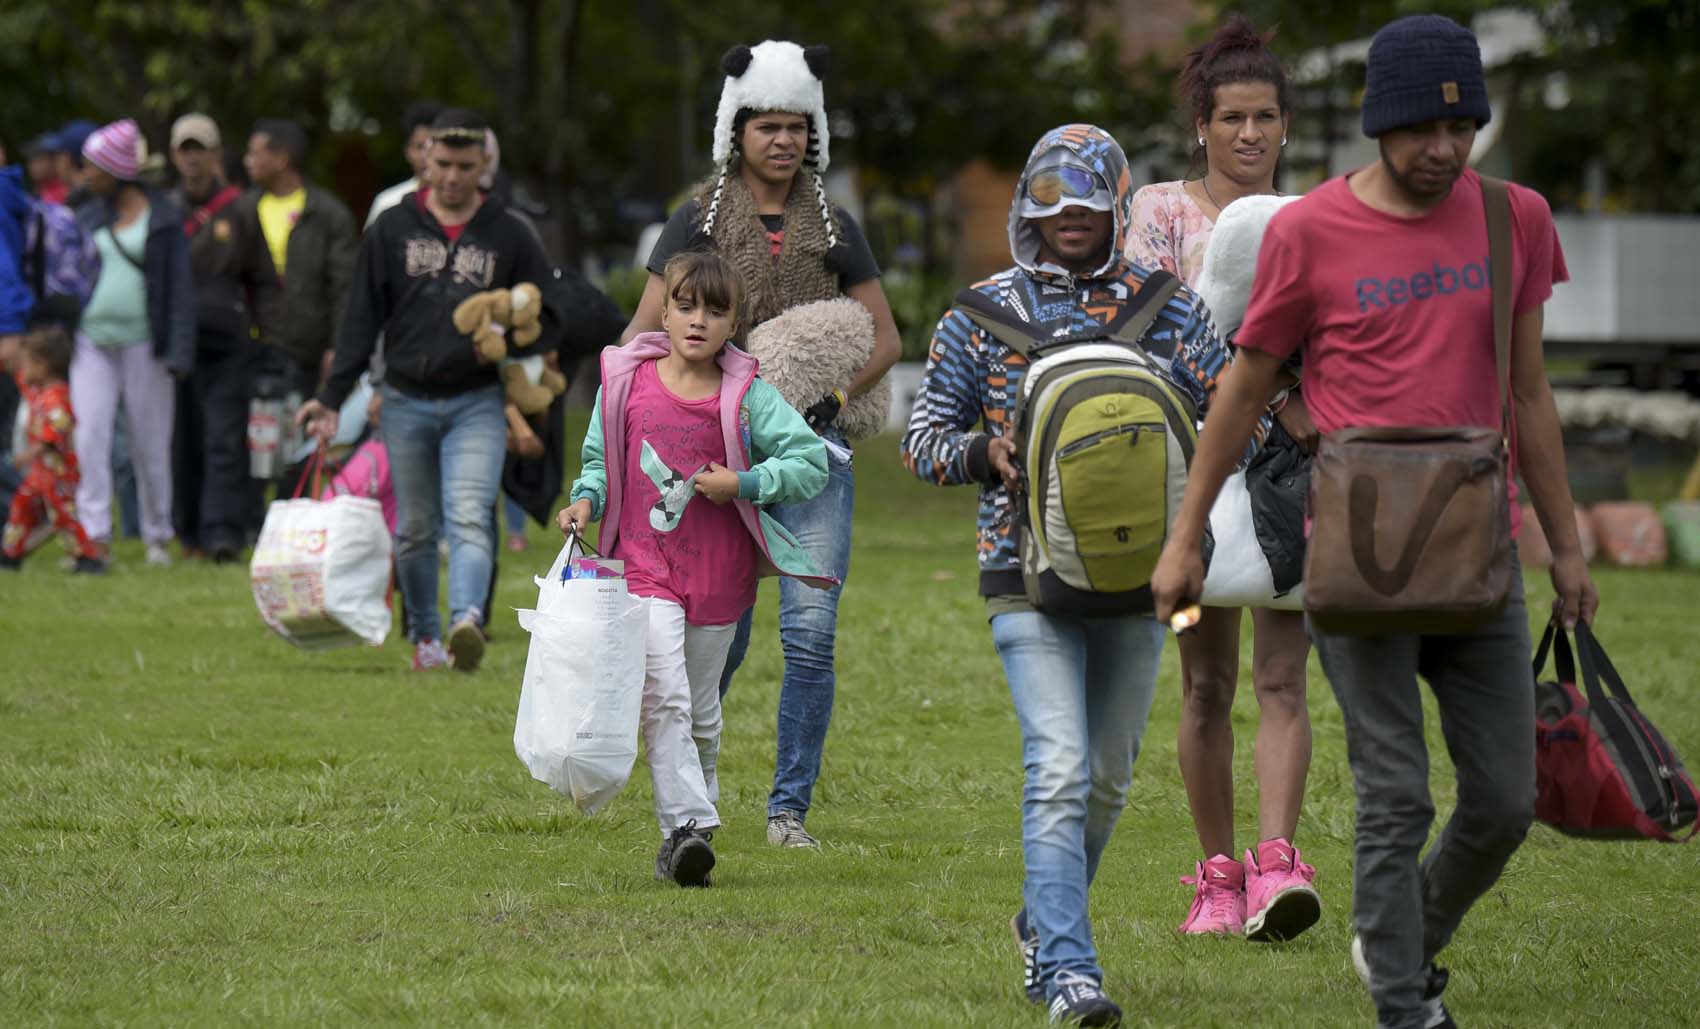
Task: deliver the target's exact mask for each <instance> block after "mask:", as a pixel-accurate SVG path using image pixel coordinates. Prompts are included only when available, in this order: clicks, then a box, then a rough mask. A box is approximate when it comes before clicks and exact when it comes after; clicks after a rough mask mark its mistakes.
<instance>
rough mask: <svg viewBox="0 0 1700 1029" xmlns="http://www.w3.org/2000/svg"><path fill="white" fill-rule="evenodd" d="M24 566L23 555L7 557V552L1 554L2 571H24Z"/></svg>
mask: <svg viewBox="0 0 1700 1029" xmlns="http://www.w3.org/2000/svg"><path fill="white" fill-rule="evenodd" d="M23 567H24V559H23V558H21V557H7V556H6V555H5V554H0V572H17V571H22V570H23Z"/></svg>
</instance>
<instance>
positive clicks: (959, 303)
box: [953, 289, 1043, 357]
mask: <svg viewBox="0 0 1700 1029" xmlns="http://www.w3.org/2000/svg"><path fill="white" fill-rule="evenodd" d="M953 303H954V306H955V307H956V309H957V310H959V311H961V312H962V313H963V314H965V315H967V316H968V320H969V321H971V322H973V323H974V324H975V325H978V326H979V327H980V328H981V329H984V330H985V331H986V332H987V333H989V334H990V335H991V337H992V338H993V339H995V340H997V341H998V342H999V343H1002V344H1003V345H1004V346H1006V347H1008V348H1010V349H1011V350H1013V351H1015V352H1016V353H1018V354H1020V355H1021V356H1022V357H1026V356H1027V354H1028V352H1029V351H1031V350H1033V349H1034V348H1035V347H1037V346H1038V345H1039V342H1040V340H1041V339H1042V338H1043V337H1041V336H1040V335H1039V334H1038V332H1036V331H1035V330H1034V328H1033V325H1032V324H1031V323H1029V322H1027V321H1025V320H1024V319H1022V318H1021V317H1019V316H1018V315H1017V314H1016V313H1015V312H1014V311H1013V310H1012V309H1010V308H1007V307H1005V306H1003V305H1002V304H1000V303H998V302H997V301H996V300H993V299H992V298H991V297H989V296H987V295H986V294H984V293H981V292H980V291H979V290H977V289H965V290H963V291H962V292H960V293H958V294H956V300H955V301H954V302H953Z"/></svg>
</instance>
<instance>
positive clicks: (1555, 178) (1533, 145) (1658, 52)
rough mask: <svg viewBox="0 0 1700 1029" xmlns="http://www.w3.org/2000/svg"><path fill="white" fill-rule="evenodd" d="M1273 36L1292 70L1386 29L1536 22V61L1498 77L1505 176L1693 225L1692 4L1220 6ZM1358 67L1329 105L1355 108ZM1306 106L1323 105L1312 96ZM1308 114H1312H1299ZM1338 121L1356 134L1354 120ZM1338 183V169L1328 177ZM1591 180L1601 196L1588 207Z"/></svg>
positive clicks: (1423, 0)
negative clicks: (1511, 17)
mask: <svg viewBox="0 0 1700 1029" xmlns="http://www.w3.org/2000/svg"><path fill="white" fill-rule="evenodd" d="M1230 9H1232V10H1239V11H1243V12H1245V13H1246V14H1247V15H1248V16H1250V17H1251V19H1252V20H1253V21H1254V22H1255V23H1256V24H1258V25H1261V26H1278V27H1279V31H1278V33H1277V35H1276V40H1275V43H1274V46H1275V47H1276V49H1277V50H1278V51H1280V52H1281V53H1282V54H1283V55H1284V56H1286V57H1288V58H1294V57H1297V56H1298V55H1299V54H1301V53H1304V52H1307V51H1310V50H1313V49H1316V48H1320V47H1324V46H1328V45H1330V44H1337V43H1342V42H1346V41H1348V40H1353V39H1364V38H1367V37H1369V36H1371V35H1373V34H1374V32H1375V30H1376V29H1377V28H1379V27H1380V26H1382V25H1384V24H1386V23H1387V22H1388V21H1391V20H1392V19H1394V18H1397V17H1400V16H1403V15H1407V14H1425V13H1438V14H1444V15H1447V16H1448V17H1451V18H1453V19H1455V20H1457V21H1459V22H1461V23H1463V24H1466V25H1468V24H1470V22H1471V20H1472V19H1473V18H1474V17H1475V16H1476V15H1479V14H1483V13H1486V12H1489V11H1496V10H1497V11H1504V10H1516V11H1522V12H1526V13H1528V14H1530V15H1533V16H1534V17H1535V18H1536V19H1537V21H1538V22H1539V24H1540V26H1541V28H1542V30H1543V31H1544V33H1545V35H1546V44H1545V48H1544V49H1543V51H1542V52H1540V53H1537V54H1532V55H1523V56H1519V57H1517V58H1515V59H1514V60H1512V61H1510V62H1509V63H1507V64H1506V65H1504V66H1502V67H1501V68H1499V69H1497V71H1496V74H1500V75H1503V76H1505V77H1506V78H1507V79H1508V81H1509V85H1510V91H1511V97H1512V102H1511V104H1510V109H1509V110H1505V111H1496V112H1495V117H1496V118H1500V117H1503V118H1504V119H1506V125H1505V126H1504V128H1503V133H1502V139H1503V141H1504V144H1503V145H1504V146H1505V147H1506V149H1507V153H1506V154H1505V155H1503V158H1502V159H1503V161H1504V164H1505V165H1506V170H1507V171H1509V172H1510V174H1511V175H1512V176H1513V177H1514V178H1516V179H1518V180H1519V181H1522V182H1526V183H1528V184H1530V185H1532V186H1535V187H1537V188H1539V189H1541V190H1542V191H1543V192H1545V193H1546V194H1547V195H1548V197H1549V198H1550V199H1552V200H1553V201H1554V203H1555V204H1556V205H1558V206H1561V207H1581V206H1588V205H1589V204H1590V203H1592V204H1599V205H1602V206H1606V207H1608V208H1612V209H1617V210H1628V211H1653V212H1670V213H1700V143H1697V142H1696V141H1697V140H1700V3H1697V2H1696V0H1238V2H1231V3H1227V4H1223V5H1221V10H1222V11H1223V12H1224V13H1225V12H1226V11H1228V10H1230ZM1362 74H1363V69H1362V66H1361V65H1355V66H1353V65H1347V66H1344V67H1342V68H1340V69H1339V70H1338V72H1337V80H1336V82H1335V83H1334V84H1333V85H1334V86H1335V87H1336V88H1335V89H1334V90H1332V91H1331V92H1330V93H1329V94H1326V95H1327V96H1331V97H1333V98H1339V97H1341V96H1344V97H1347V98H1352V97H1354V96H1355V93H1356V90H1357V88H1358V87H1360V86H1361V84H1362ZM1313 95H1317V96H1321V95H1324V94H1322V93H1320V92H1317V93H1313ZM1305 113H1307V114H1310V113H1315V112H1305ZM1347 113H1348V114H1350V115H1351V117H1349V118H1345V119H1344V124H1345V128H1346V129H1347V130H1348V131H1355V124H1356V117H1355V111H1349V112H1347ZM1334 170H1335V171H1339V170H1340V169H1334ZM1596 174H1597V175H1598V179H1599V181H1598V185H1599V186H1600V187H1602V188H1603V190H1604V194H1603V196H1594V197H1592V198H1591V199H1590V198H1589V197H1588V196H1587V195H1586V193H1587V190H1588V188H1589V186H1588V184H1589V181H1590V178H1591V177H1592V176H1594V175H1596Z"/></svg>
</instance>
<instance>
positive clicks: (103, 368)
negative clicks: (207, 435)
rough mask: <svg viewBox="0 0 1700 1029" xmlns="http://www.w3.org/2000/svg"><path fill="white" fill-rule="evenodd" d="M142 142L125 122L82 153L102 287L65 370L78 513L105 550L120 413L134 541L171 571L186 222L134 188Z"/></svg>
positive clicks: (190, 329)
mask: <svg viewBox="0 0 1700 1029" xmlns="http://www.w3.org/2000/svg"><path fill="white" fill-rule="evenodd" d="M146 157H147V142H146V140H144V139H143V138H142V133H141V130H140V129H139V128H137V127H136V123H135V122H134V121H132V120H130V119H128V118H126V119H124V120H123V121H116V122H113V123H112V124H110V125H106V126H102V127H101V128H99V129H97V130H95V132H94V133H93V134H92V135H90V136H89V138H88V139H87V141H85V142H84V143H83V160H84V162H85V164H86V166H87V167H86V170H85V177H86V181H87V183H88V186H89V189H90V190H91V191H92V192H93V193H94V194H95V196H96V197H98V198H99V200H100V203H99V204H98V205H96V206H95V208H94V211H95V214H96V217H95V218H94V220H93V224H92V225H88V226H86V228H88V229H89V230H90V231H91V233H92V235H93V236H94V240H95V246H96V247H97V248H99V250H100V262H101V264H100V278H99V279H98V280H97V281H96V282H95V287H94V293H93V294H92V295H90V297H89V301H88V304H87V306H85V307H84V308H83V315H82V321H81V323H80V324H79V326H78V329H77V350H76V355H75V357H74V358H73V359H72V361H71V406H72V408H73V410H75V411H76V413H77V429H76V446H77V452H78V454H79V456H81V458H82V460H83V464H84V469H85V470H84V473H83V479H82V483H81V485H79V487H78V489H77V511H78V515H79V517H80V518H81V520H82V523H83V528H84V529H85V530H86V531H87V532H88V534H89V537H90V538H91V539H94V540H95V541H96V542H98V543H99V544H100V545H101V546H102V547H103V548H104V547H105V546H106V545H107V544H108V543H109V541H110V540H111V538H112V471H111V454H112V430H113V423H114V421H115V420H116V418H117V413H118V409H119V402H120V401H122V402H123V409H124V417H125V427H126V428H127V429H128V430H129V435H130V446H131V451H132V458H133V460H134V462H135V466H136V480H137V485H138V486H139V488H140V497H141V515H142V539H143V541H144V542H145V543H146V544H147V561H148V563H149V564H150V565H167V564H170V563H171V554H170V551H168V550H167V549H166V545H167V544H168V543H170V542H171V537H172V534H173V533H172V527H171V430H172V423H173V419H174V415H175V406H176V388H175V385H174V384H173V382H172V376H174V375H175V376H184V375H187V374H188V373H189V371H190V370H191V369H192V368H193V367H194V360H195V283H194V279H193V278H192V273H191V272H190V269H189V246H188V239H187V237H186V236H184V234H183V217H182V214H181V213H180V212H179V211H178V210H177V208H176V207H175V206H174V205H173V204H172V203H171V202H170V201H168V200H166V199H165V198H164V197H161V196H158V195H156V194H154V193H152V192H151V191H150V190H148V189H146V188H144V187H143V186H142V185H141V184H140V183H139V182H137V181H136V177H137V175H138V174H140V172H141V167H142V162H143V160H145V159H146Z"/></svg>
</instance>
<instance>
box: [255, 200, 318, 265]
mask: <svg viewBox="0 0 1700 1029" xmlns="http://www.w3.org/2000/svg"><path fill="white" fill-rule="evenodd" d="M306 206H307V187H306V186H302V187H301V188H300V189H298V190H296V191H295V192H293V193H289V194H287V195H285V196H273V195H272V194H270V193H262V194H260V231H261V232H263V233H265V237H266V247H267V249H269V250H271V252H272V265H273V266H274V267H275V268H277V273H278V274H279V275H282V274H283V268H284V265H286V264H288V263H289V234H290V233H291V232H293V231H295V223H296V222H297V221H299V220H300V218H301V210H302V208H304V207H306Z"/></svg>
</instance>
